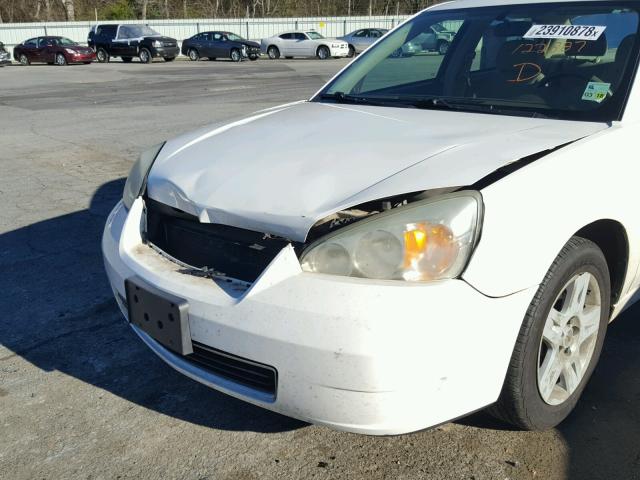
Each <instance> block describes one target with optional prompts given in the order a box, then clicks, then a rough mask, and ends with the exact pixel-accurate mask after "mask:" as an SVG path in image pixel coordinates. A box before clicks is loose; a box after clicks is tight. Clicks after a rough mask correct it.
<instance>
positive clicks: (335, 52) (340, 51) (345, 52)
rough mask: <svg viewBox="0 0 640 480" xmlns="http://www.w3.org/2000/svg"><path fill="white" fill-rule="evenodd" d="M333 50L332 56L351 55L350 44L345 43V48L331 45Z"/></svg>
mask: <svg viewBox="0 0 640 480" xmlns="http://www.w3.org/2000/svg"><path fill="white" fill-rule="evenodd" d="M329 50H330V51H331V56H332V57H346V56H348V55H349V46H348V45H345V47H344V48H340V47H338V48H336V47H331V48H330V49H329Z"/></svg>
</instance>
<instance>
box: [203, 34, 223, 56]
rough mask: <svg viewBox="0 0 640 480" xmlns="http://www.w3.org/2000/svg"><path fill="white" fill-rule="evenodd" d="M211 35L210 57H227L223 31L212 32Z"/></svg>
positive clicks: (209, 43)
mask: <svg viewBox="0 0 640 480" xmlns="http://www.w3.org/2000/svg"><path fill="white" fill-rule="evenodd" d="M209 35H210V36H209V37H208V40H207V44H208V52H209V57H214V58H218V57H226V56H227V53H226V51H225V48H226V47H225V44H224V42H223V41H222V37H223V34H222V33H221V32H212V33H210V34H209Z"/></svg>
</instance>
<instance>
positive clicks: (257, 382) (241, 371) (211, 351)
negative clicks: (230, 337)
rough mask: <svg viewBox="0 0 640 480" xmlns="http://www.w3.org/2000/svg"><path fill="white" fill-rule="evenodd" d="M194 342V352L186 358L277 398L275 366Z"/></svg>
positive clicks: (212, 371)
mask: <svg viewBox="0 0 640 480" xmlns="http://www.w3.org/2000/svg"><path fill="white" fill-rule="evenodd" d="M192 344H193V353H192V354H190V355H187V356H185V357H184V358H185V359H186V360H188V361H190V362H192V363H194V364H196V365H197V366H198V367H200V368H203V369H205V370H208V371H210V372H211V373H213V374H215V375H218V376H220V377H222V378H225V379H227V380H230V381H232V382H234V383H238V384H240V385H244V386H245V387H248V388H251V389H253V390H258V391H260V392H263V393H267V394H269V395H272V396H273V397H274V399H275V396H276V388H277V377H278V374H277V371H276V369H275V368H273V367H270V366H268V365H263V364H261V363H257V362H253V361H251V360H247V359H245V358H242V357H237V356H235V355H231V354H230V353H226V352H222V351H220V350H216V349H215V348H211V347H208V346H206V345H203V344H201V343H198V342H192Z"/></svg>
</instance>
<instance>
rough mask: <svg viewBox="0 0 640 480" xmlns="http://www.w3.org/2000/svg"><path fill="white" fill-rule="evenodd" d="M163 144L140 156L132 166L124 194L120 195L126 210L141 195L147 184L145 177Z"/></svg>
mask: <svg viewBox="0 0 640 480" xmlns="http://www.w3.org/2000/svg"><path fill="white" fill-rule="evenodd" d="M163 146H164V143H160V144H159V145H156V146H154V147H151V148H150V149H149V150H147V151H146V152H144V153H143V154H142V155H140V158H139V159H138V161H137V162H136V163H134V164H133V168H131V172H129V176H128V177H127V181H126V183H125V184H124V192H123V193H122V202H123V203H124V206H125V207H126V209H127V210H129V209H130V208H131V205H133V201H134V200H135V199H136V198H138V197H139V196H140V195H142V192H143V190H144V187H145V185H146V183H147V175H148V174H149V170H151V165H153V162H154V161H155V159H156V157H157V156H158V153H160V150H162V147H163Z"/></svg>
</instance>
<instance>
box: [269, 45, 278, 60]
mask: <svg viewBox="0 0 640 480" xmlns="http://www.w3.org/2000/svg"><path fill="white" fill-rule="evenodd" d="M267 55H268V56H269V58H270V59H271V60H277V59H278V58H280V50H279V49H278V47H276V46H275V45H271V46H270V47H269V48H268V49H267Z"/></svg>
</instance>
